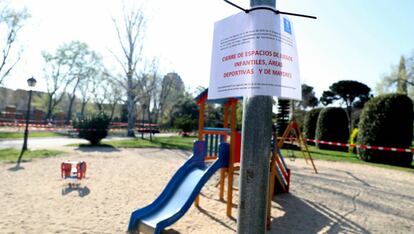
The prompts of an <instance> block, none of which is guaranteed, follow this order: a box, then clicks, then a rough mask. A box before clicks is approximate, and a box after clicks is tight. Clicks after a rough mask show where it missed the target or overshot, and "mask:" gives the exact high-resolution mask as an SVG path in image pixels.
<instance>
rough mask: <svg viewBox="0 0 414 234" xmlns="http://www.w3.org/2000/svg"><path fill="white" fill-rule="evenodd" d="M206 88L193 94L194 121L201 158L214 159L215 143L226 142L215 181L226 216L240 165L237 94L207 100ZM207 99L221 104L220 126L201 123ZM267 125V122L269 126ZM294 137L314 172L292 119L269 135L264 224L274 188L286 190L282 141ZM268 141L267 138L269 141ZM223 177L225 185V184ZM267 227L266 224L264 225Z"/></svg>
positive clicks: (216, 151)
mask: <svg viewBox="0 0 414 234" xmlns="http://www.w3.org/2000/svg"><path fill="white" fill-rule="evenodd" d="M207 96H208V89H206V90H204V91H203V92H202V93H200V94H199V95H198V96H197V97H196V101H197V105H198V106H199V122H198V140H200V141H204V142H205V144H206V148H207V156H206V158H205V160H215V159H216V158H217V157H218V148H219V147H218V146H219V145H220V143H222V142H229V143H230V156H229V164H228V166H227V167H225V168H221V169H220V182H219V198H220V200H223V201H224V200H225V199H224V196H225V191H227V194H226V195H227V196H226V205H227V207H226V214H227V216H228V217H232V207H233V190H235V188H234V186H233V185H234V175H235V174H236V173H237V171H239V169H240V153H241V133H240V132H239V131H238V130H237V103H238V102H239V101H240V99H238V98H225V99H218V100H207ZM207 103H214V104H221V105H223V109H224V113H223V128H209V127H206V126H204V123H205V121H204V116H205V105H206V104H207ZM269 127H271V126H269ZM292 136H293V137H294V138H295V140H296V143H297V144H299V146H300V149H301V151H302V153H303V156H304V158H305V160H306V162H307V163H308V162H309V161H310V162H311V164H312V167H313V169H314V171H315V173H318V172H317V169H316V166H315V164H314V162H313V159H312V156H311V155H310V153H309V150H308V147H307V145H306V140H305V139H304V138H303V136H302V133H301V131H300V129H299V127H298V124H297V123H296V122H295V121H291V122H290V123H289V125H288V127H287V128H286V130H285V131H284V133H283V135H282V136H281V137H280V138H277V137H276V133H274V136H273V139H274V140H273V147H272V148H273V152H272V155H271V157H270V162H269V163H270V168H271V171H270V175H269V194H268V206H267V207H268V208H267V213H268V215H267V216H268V224H270V212H271V205H270V203H271V201H272V198H273V196H274V195H275V192H277V193H281V192H289V185H290V169H289V168H288V167H287V165H286V163H285V162H284V159H283V157H282V155H281V152H280V149H281V148H282V146H283V144H284V143H285V141H286V140H287V139H289V138H291V137H292ZM269 144H270V142H269ZM226 179H227V189H225V186H226V183H225V182H226ZM199 202H200V200H199V197H197V199H196V200H195V205H196V206H199ZM268 227H270V226H269V225H268Z"/></svg>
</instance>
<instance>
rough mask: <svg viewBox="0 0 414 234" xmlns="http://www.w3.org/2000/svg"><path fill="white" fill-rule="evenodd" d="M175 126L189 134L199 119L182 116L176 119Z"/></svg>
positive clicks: (184, 134)
mask: <svg viewBox="0 0 414 234" xmlns="http://www.w3.org/2000/svg"><path fill="white" fill-rule="evenodd" d="M174 126H175V127H176V128H178V129H180V130H181V131H182V132H183V136H187V135H188V133H190V132H192V131H193V130H195V129H196V127H197V120H194V119H193V118H192V117H191V116H187V115H184V116H180V117H177V118H176V119H175V121H174Z"/></svg>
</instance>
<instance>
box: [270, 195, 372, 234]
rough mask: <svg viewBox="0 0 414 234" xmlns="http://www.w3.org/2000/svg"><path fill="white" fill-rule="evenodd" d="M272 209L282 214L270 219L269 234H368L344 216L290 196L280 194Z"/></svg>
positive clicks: (320, 205) (319, 205) (327, 208)
mask: <svg viewBox="0 0 414 234" xmlns="http://www.w3.org/2000/svg"><path fill="white" fill-rule="evenodd" d="M274 201H275V202H276V203H277V204H278V205H279V206H280V207H276V206H274V205H273V207H272V209H280V210H281V211H283V212H284V214H283V216H281V217H272V218H273V220H272V223H271V227H272V229H271V231H270V233H286V232H289V233H319V232H323V233H369V231H367V230H366V229H364V228H363V227H361V226H360V225H358V224H357V223H355V222H353V221H351V220H349V219H347V218H346V217H345V216H344V215H341V214H339V213H337V212H336V211H334V210H332V209H330V208H329V207H326V206H324V205H322V204H317V203H314V202H311V201H307V200H304V199H301V198H299V197H296V196H295V195H292V194H280V195H278V196H277V197H275V199H274Z"/></svg>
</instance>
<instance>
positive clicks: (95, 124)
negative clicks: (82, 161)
mask: <svg viewBox="0 0 414 234" xmlns="http://www.w3.org/2000/svg"><path fill="white" fill-rule="evenodd" d="M110 122H111V120H110V119H109V117H108V116H107V115H105V114H104V113H100V114H97V115H94V116H92V117H91V118H85V119H83V120H80V121H79V122H77V123H75V125H74V126H75V127H77V128H79V137H80V138H83V139H86V140H88V141H89V142H90V143H91V145H97V144H99V142H100V141H101V140H102V139H103V138H105V137H106V136H107V135H108V127H109V123H110Z"/></svg>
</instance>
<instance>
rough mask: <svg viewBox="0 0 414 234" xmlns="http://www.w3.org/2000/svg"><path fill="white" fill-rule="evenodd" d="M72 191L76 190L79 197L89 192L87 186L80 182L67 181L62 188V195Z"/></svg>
mask: <svg viewBox="0 0 414 234" xmlns="http://www.w3.org/2000/svg"><path fill="white" fill-rule="evenodd" d="M74 191H76V192H78V195H79V197H85V196H87V195H89V193H90V192H91V190H90V189H89V188H88V187H87V186H83V187H82V186H80V184H74V183H69V184H68V185H67V187H64V188H62V196H65V195H67V194H69V193H71V192H74Z"/></svg>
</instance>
